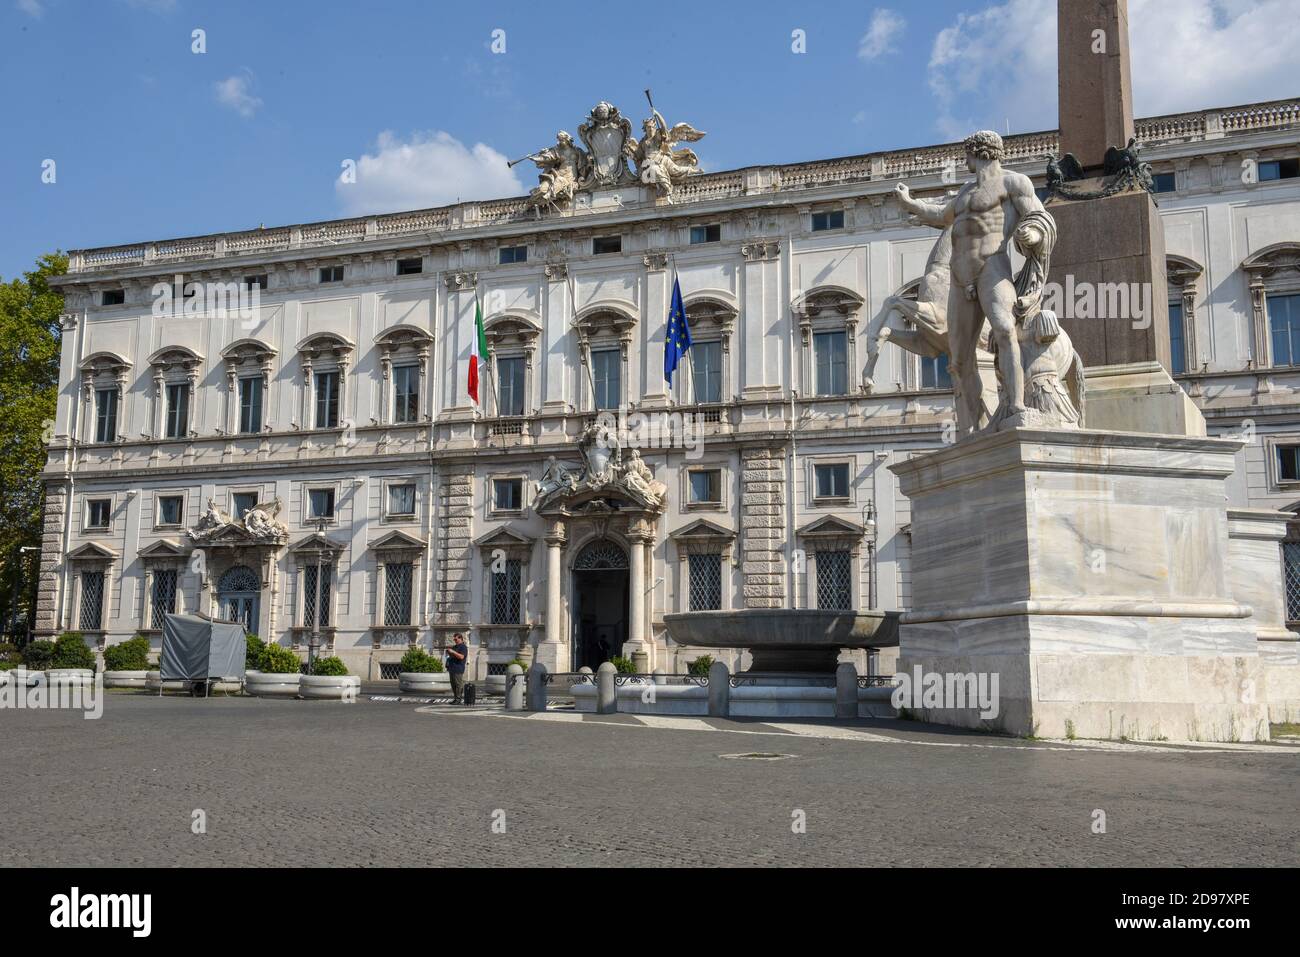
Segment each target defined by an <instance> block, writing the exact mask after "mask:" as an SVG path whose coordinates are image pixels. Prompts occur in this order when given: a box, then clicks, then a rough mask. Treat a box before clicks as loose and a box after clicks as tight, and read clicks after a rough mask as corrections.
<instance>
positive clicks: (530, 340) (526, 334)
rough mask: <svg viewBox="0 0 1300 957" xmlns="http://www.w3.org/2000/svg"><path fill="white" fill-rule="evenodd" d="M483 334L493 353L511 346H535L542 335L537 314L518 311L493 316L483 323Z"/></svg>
mask: <svg viewBox="0 0 1300 957" xmlns="http://www.w3.org/2000/svg"><path fill="white" fill-rule="evenodd" d="M483 334H484V335H485V336H487V341H488V343H489V344H490V345H491V346H492V349H493V351H496V350H497V349H499V348H502V347H509V346H525V347H526V346H530V345H533V344H534V343H535V342H536V341H537V340H538V338H539V337H540V336H541V334H542V324H541V320H540V318H539V317H537V315H536V313H533V312H524V311H521V310H516V311H512V312H508V313H501V314H500V315H496V316H492V317H491V318H489V319H487V320H486V321H485V322H484V323H483Z"/></svg>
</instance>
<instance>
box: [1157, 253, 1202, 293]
mask: <svg viewBox="0 0 1300 957" xmlns="http://www.w3.org/2000/svg"><path fill="white" fill-rule="evenodd" d="M1204 271H1205V269H1204V268H1203V267H1202V266H1201V265H1200V264H1199V263H1197V262H1194V261H1193V260H1191V259H1187V258H1186V257H1183V256H1166V257H1165V274H1166V275H1167V276H1168V277H1169V284H1170V285H1173V286H1186V285H1191V284H1194V283H1195V282H1196V280H1198V279H1199V278H1201V273H1203V272H1204Z"/></svg>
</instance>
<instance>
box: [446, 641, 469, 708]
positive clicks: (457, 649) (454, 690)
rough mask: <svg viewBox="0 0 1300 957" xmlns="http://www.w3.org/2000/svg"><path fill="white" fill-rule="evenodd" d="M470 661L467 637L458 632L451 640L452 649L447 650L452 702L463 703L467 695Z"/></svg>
mask: <svg viewBox="0 0 1300 957" xmlns="http://www.w3.org/2000/svg"><path fill="white" fill-rule="evenodd" d="M468 660H469V645H467V644H465V636H464V635H462V634H461V633H460V632H456V634H454V635H453V636H452V638H451V647H450V648H448V649H447V675H448V677H450V678H451V700H452V702H453V703H454V704H460V703H461V696H462V695H464V693H465V663H466V661H468Z"/></svg>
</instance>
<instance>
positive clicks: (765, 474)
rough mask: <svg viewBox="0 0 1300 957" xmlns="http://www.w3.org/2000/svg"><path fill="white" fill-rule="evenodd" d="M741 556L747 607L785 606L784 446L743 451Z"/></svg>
mask: <svg viewBox="0 0 1300 957" xmlns="http://www.w3.org/2000/svg"><path fill="white" fill-rule="evenodd" d="M741 458H742V463H743V473H742V475H741V485H742V489H743V491H742V493H741V500H740V502H741V504H740V516H741V518H740V524H741V528H742V529H743V539H742V540H743V545H742V551H741V560H742V562H743V563H744V564H743V568H742V571H743V573H744V576H745V607H746V608H784V607H786V602H785V563H784V561H783V558H782V555H781V542H782V541H784V539H785V499H786V482H785V459H786V452H785V449H784V448H782V447H780V446H777V447H775V448H750V449H744V450H743V451H742V452H741Z"/></svg>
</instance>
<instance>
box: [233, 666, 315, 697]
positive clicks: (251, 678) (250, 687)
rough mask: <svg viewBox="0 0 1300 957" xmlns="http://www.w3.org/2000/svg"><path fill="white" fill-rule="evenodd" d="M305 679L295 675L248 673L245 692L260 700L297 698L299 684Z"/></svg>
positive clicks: (245, 679) (266, 672) (268, 672)
mask: <svg viewBox="0 0 1300 957" xmlns="http://www.w3.org/2000/svg"><path fill="white" fill-rule="evenodd" d="M303 677H304V676H303V675H300V674H294V673H290V674H276V673H274V672H270V671H258V672H247V673H246V674H245V675H244V690H245V691H247V692H248V693H249V694H251V695H256V696H257V697H259V698H296V697H298V684H299V682H300V681H302V679H303Z"/></svg>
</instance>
